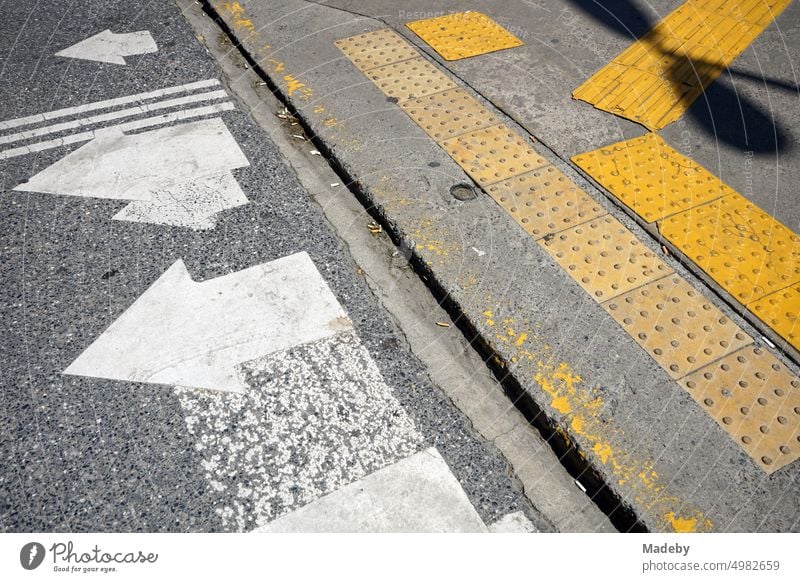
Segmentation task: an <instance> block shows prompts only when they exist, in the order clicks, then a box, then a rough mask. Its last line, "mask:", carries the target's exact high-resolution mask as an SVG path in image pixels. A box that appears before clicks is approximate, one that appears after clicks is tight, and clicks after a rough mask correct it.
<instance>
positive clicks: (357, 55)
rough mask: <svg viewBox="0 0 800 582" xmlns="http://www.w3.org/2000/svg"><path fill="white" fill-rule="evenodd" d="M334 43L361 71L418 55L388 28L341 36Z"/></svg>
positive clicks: (415, 50)
mask: <svg viewBox="0 0 800 582" xmlns="http://www.w3.org/2000/svg"><path fill="white" fill-rule="evenodd" d="M334 44H335V45H336V46H337V47H339V49H340V50H341V51H342V52H343V53H344V54H345V55H346V56H347V57H348V58H349V59H350V60H351V61H352V63H353V64H354V65H355V66H356V67H357V68H358V69H359V70H361V71H368V70H370V69H374V68H375V67H381V66H385V65H389V64H392V63H397V62H400V61H405V60H407V59H413V58H415V57H418V56H419V53H418V52H417V49H415V48H414V47H413V46H411V45H410V44H409V43H408V42H407V41H406V40H405V39H404V38H402V37H401V36H400V35H399V34H397V33H396V32H394V31H393V30H391V29H388V28H383V29H381V30H374V31H372V32H365V33H364V34H359V35H357V36H351V37H349V38H343V39H341V40H337V41H336V42H335V43H334Z"/></svg>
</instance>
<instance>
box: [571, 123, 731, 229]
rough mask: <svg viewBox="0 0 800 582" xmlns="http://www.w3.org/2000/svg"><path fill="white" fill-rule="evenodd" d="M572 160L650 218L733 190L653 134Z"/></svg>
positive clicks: (632, 207)
mask: <svg viewBox="0 0 800 582" xmlns="http://www.w3.org/2000/svg"><path fill="white" fill-rule="evenodd" d="M572 161H573V162H575V163H576V164H577V165H578V167H580V168H581V169H582V170H584V171H585V172H586V173H587V174H589V175H590V176H591V177H592V178H593V179H594V180H595V181H597V182H598V183H599V184H600V185H601V186H603V187H604V188H605V189H606V190H608V191H609V192H611V193H612V194H613V195H614V196H616V197H617V198H618V199H619V200H621V201H622V202H623V203H624V204H625V205H626V206H627V207H628V208H630V209H631V210H633V211H634V212H635V213H636V214H638V215H639V216H640V217H641V218H643V219H644V220H645V221H647V222H655V221H657V220H661V219H662V218H664V217H665V216H670V215H672V214H676V213H678V212H682V211H684V210H688V209H689V208H692V207H693V206H697V205H698V204H703V203H705V202H710V201H712V200H715V199H717V198H720V197H721V196H727V195H728V194H732V193H733V190H732V189H731V188H729V187H728V186H727V185H726V184H725V183H724V182H723V181H722V180H720V179H719V178H718V177H717V176H714V175H713V174H712V173H711V172H709V171H708V170H706V169H705V168H703V167H702V166H701V165H699V164H697V163H696V162H694V161H693V160H691V159H689V158H687V157H686V156H684V155H682V154H680V153H679V152H677V151H675V150H674V149H673V148H671V147H670V146H669V145H668V144H667V143H666V142H665V141H664V140H663V139H661V137H659V136H658V135H656V134H655V133H647V134H645V135H643V136H642V137H637V138H634V139H629V140H625V141H621V142H619V143H615V144H611V145H609V146H605V147H602V148H599V149H596V150H593V151H590V152H586V153H583V154H579V155H576V156H573V157H572Z"/></svg>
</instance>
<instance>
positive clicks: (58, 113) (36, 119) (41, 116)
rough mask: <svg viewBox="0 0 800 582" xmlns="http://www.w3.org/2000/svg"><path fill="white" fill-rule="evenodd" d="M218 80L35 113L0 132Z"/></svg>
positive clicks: (6, 123) (5, 125)
mask: <svg viewBox="0 0 800 582" xmlns="http://www.w3.org/2000/svg"><path fill="white" fill-rule="evenodd" d="M219 84H220V82H219V79H205V80H203V81H196V82H194V83H187V84H185V85H176V86H174V87H165V88H164V89H157V90H155V91H148V92H147V93H137V94H135V95H126V96H125V97H117V98H115V99H106V100H104V101H95V102H94V103H86V104H84V105H76V106H75V107H65V108H64V109H56V110H55V111H48V112H46V113H37V114H36V115H29V116H27V117H18V118H16V119H8V120H6V121H0V131H2V130H5V129H12V128H14V127H20V126H23V125H33V124H35V123H42V122H45V121H50V120H53V119H58V118H59V117H69V116H71V115H80V114H81V113H87V112H89V111H97V110H99V109H111V108H112V107H117V106H119V105H127V104H128V103H136V102H137V101H146V100H148V99H156V98H160V97H166V96H168V95H174V94H176V93H191V92H192V91H195V90H197V89H206V88H208V87H214V86H216V85H219Z"/></svg>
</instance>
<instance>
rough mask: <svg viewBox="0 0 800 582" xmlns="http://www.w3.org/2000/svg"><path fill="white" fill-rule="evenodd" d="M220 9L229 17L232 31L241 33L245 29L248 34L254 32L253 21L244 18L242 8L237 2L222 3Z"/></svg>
mask: <svg viewBox="0 0 800 582" xmlns="http://www.w3.org/2000/svg"><path fill="white" fill-rule="evenodd" d="M221 9H222V11H223V12H226V13H227V14H228V15H229V16H230V17H231V20H232V22H231V24H232V25H233V29H234V30H236V31H241V30H242V29H245V30H247V31H249V32H253V31H254V30H255V28H256V27H255V25H254V24H253V21H252V20H250V19H249V18H247V17H245V13H244V8H243V7H242V5H241V4H239V3H238V2H223V3H222V8H221Z"/></svg>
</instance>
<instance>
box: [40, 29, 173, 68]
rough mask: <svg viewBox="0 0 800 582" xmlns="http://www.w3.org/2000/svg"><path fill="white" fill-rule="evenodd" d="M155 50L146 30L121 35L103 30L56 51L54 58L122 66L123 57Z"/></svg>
mask: <svg viewBox="0 0 800 582" xmlns="http://www.w3.org/2000/svg"><path fill="white" fill-rule="evenodd" d="M157 50H158V47H157V46H156V41H154V40H153V37H152V36H151V35H150V33H149V32H148V31H146V30H140V31H138V32H127V33H122V34H114V33H113V32H111V31H110V30H104V31H103V32H100V33H97V34H95V35H94V36H91V37H89V38H87V39H86V40H82V41H81V42H79V43H77V44H74V45H72V46H71V47H68V48H65V49H64V50H62V51H58V52H57V53H56V56H57V57H68V58H71V59H83V60H86V61H98V62H101V63H113V64H115V65H124V64H126V63H125V58H124V57H130V56H133V55H142V54H145V53H154V52H156V51H157Z"/></svg>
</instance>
